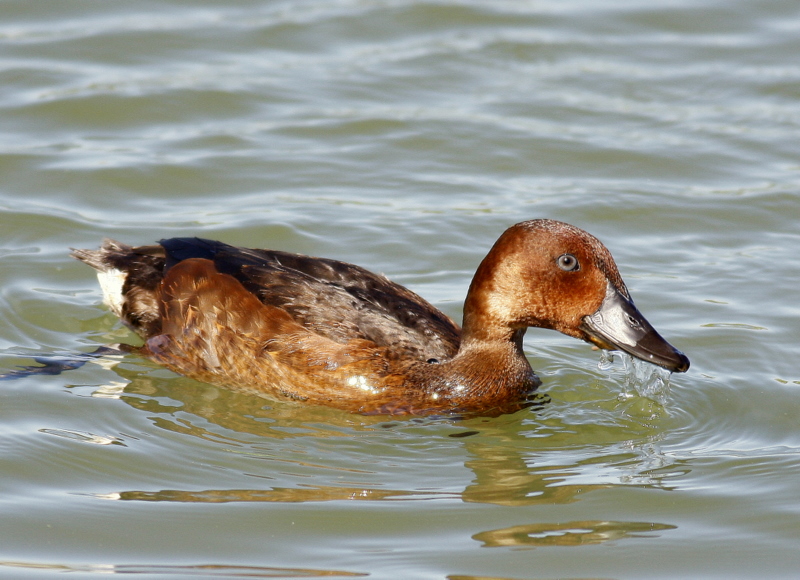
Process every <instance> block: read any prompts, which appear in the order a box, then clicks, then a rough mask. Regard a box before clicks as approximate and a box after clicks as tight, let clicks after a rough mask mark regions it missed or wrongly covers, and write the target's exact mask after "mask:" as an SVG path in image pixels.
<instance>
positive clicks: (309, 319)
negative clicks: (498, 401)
mask: <svg viewBox="0 0 800 580" xmlns="http://www.w3.org/2000/svg"><path fill="white" fill-rule="evenodd" d="M160 244H161V246H162V247H163V248H164V251H165V257H166V263H165V269H166V270H167V271H168V270H169V269H170V268H171V267H172V266H174V265H175V264H177V263H179V262H181V261H183V260H187V259H191V258H201V259H207V260H211V261H212V262H213V263H214V266H215V268H216V270H217V271H218V272H220V273H223V274H228V275H230V276H233V277H234V278H236V279H237V280H238V281H239V282H240V283H241V284H242V285H243V286H244V287H245V288H246V289H247V290H248V291H249V292H251V293H252V294H254V295H255V296H256V297H257V298H258V299H259V300H260V301H261V303H263V304H265V305H267V306H273V307H276V308H280V309H281V310H283V311H285V312H286V313H288V314H289V316H291V318H292V319H293V320H294V321H295V322H297V323H298V324H300V325H302V326H303V327H304V328H306V329H308V330H310V331H311V332H314V333H316V334H318V335H320V336H323V337H325V338H328V339H330V340H333V341H335V342H338V343H341V344H345V343H347V342H349V341H351V340H353V339H361V340H367V341H370V342H372V343H374V344H375V345H376V346H378V347H387V348H388V349H389V351H391V352H392V354H393V355H395V356H400V357H404V358H413V359H417V360H430V359H437V360H439V361H443V360H447V359H449V358H452V357H453V356H455V354H456V352H457V351H458V346H459V343H460V333H461V329H460V328H459V326H458V325H457V324H456V323H455V322H453V321H452V320H451V319H450V318H449V317H448V316H447V315H445V314H444V313H442V312H441V311H439V310H438V309H437V308H435V307H433V306H432V305H431V304H429V303H428V302H427V301H425V300H424V299H423V298H421V297H420V296H419V295H417V294H415V293H414V292H412V291H410V290H408V289H407V288H405V287H403V286H401V285H399V284H396V283H394V282H392V281H390V280H389V279H387V278H386V277H384V276H381V275H378V274H374V273H372V272H370V271H368V270H366V269H364V268H361V267H359V266H355V265H353V264H348V263H346V262H340V261H337V260H330V259H325V258H314V257H310V256H303V255H299V254H291V253H288V252H281V251H277V250H258V249H249V248H238V247H235V246H231V245H228V244H224V243H222V242H216V241H212V240H205V239H202V238H171V239H168V240H162V241H161V242H160Z"/></svg>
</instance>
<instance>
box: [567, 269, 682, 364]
mask: <svg viewBox="0 0 800 580" xmlns="http://www.w3.org/2000/svg"><path fill="white" fill-rule="evenodd" d="M581 330H583V331H584V332H585V333H586V335H587V338H588V340H589V341H590V342H592V343H594V344H596V345H597V346H599V347H600V348H604V349H607V350H622V351H625V352H627V353H628V354H630V355H633V356H635V357H636V358H639V359H642V360H643V361H647V362H649V363H653V364H656V365H658V366H660V367H664V368H665V369H667V370H668V371H671V372H678V373H683V372H686V371H687V370H688V369H689V359H688V358H687V357H686V355H685V354H683V353H682V352H681V351H679V350H678V349H676V348H675V347H674V346H672V345H671V344H670V343H668V342H667V341H666V340H664V339H663V338H662V337H661V335H660V334H658V332H656V329H655V328H653V327H652V326H651V325H650V323H649V322H647V319H646V318H645V317H644V316H642V313H641V312H639V310H638V309H637V308H636V306H634V305H633V302H632V301H631V300H630V299H628V298H626V297H625V296H623V295H622V294H620V292H619V291H618V290H617V289H616V288H614V287H613V286H612V285H611V284H609V285H608V290H607V291H606V297H605V299H604V300H603V303H602V304H601V305H600V308H598V309H597V312H595V313H594V314H591V315H589V316H585V317H584V318H583V323H582V324H581Z"/></svg>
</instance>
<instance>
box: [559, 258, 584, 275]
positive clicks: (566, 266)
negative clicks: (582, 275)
mask: <svg viewBox="0 0 800 580" xmlns="http://www.w3.org/2000/svg"><path fill="white" fill-rule="evenodd" d="M556 263H557V264H558V267H559V268H561V269H562V270H564V271H565V272H574V271H576V270H580V269H581V265H580V264H579V263H578V258H576V257H575V256H573V255H572V254H561V255H560V256H559V257H558V259H557V260H556Z"/></svg>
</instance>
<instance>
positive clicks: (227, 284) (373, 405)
mask: <svg viewBox="0 0 800 580" xmlns="http://www.w3.org/2000/svg"><path fill="white" fill-rule="evenodd" d="M72 255H73V256H74V257H75V258H77V259H79V260H81V261H83V262H85V263H87V264H88V265H90V266H92V267H93V268H94V269H95V270H97V273H98V278H99V279H100V284H101V288H102V290H103V294H104V300H105V302H106V303H107V304H108V305H109V307H110V309H111V310H112V311H113V312H114V313H115V314H116V315H117V316H118V317H119V318H120V319H121V320H122V321H123V322H124V323H125V324H126V325H127V326H128V327H130V328H131V329H132V330H133V331H135V332H136V333H138V334H139V335H140V336H141V337H142V338H143V339H144V341H145V342H144V345H143V346H141V347H139V348H137V349H132V350H135V351H136V352H138V353H139V354H141V355H142V356H144V357H146V358H149V359H151V360H153V361H156V362H158V363H160V364H163V365H164V366H166V367H168V368H170V369H172V370H173V371H175V372H177V373H180V374H183V375H186V376H189V377H192V378H195V379H198V380H201V381H204V382H209V383H213V384H216V385H220V386H225V387H229V388H232V389H235V390H238V391H243V392H246V393H252V394H256V395H261V396H264V397H267V398H272V399H275V398H277V399H292V400H298V401H306V402H308V403H312V404H323V405H330V406H333V407H338V408H340V409H345V410H349V411H355V412H361V413H387V414H431V413H489V412H492V413H494V412H505V411H513V410H516V409H519V408H520V407H521V406H524V405H525V401H526V400H529V398H530V397H531V395H532V394H533V393H534V392H535V391H536V389H537V388H538V387H539V385H540V384H541V381H540V380H539V378H538V377H537V376H536V374H534V372H533V370H532V369H531V366H530V364H529V363H528V360H527V359H526V358H525V354H524V352H523V350H522V337H523V335H524V334H525V331H526V329H527V328H528V327H540V328H550V329H553V330H557V331H559V332H562V333H564V334H566V335H568V336H573V337H575V338H579V339H581V340H584V341H587V342H589V343H592V344H594V345H596V346H598V347H600V348H602V349H611V350H623V351H625V352H627V353H629V354H631V355H633V356H635V357H638V358H640V359H642V360H645V361H648V362H651V363H654V364H656V365H659V366H661V367H663V368H665V369H667V370H669V371H673V372H684V371H686V370H687V369H688V368H689V359H688V358H687V357H686V356H685V355H684V354H683V353H681V352H680V351H678V350H677V349H675V348H674V347H673V346H672V345H670V344H669V343H668V342H667V341H666V340H664V339H663V338H662V337H661V336H660V335H659V334H658V333H657V332H656V331H655V329H654V328H653V327H652V326H651V325H650V323H649V322H647V320H646V319H645V318H644V316H642V314H641V313H640V312H639V310H638V309H637V308H636V307H635V306H634V304H633V301H632V300H631V297H630V294H629V293H628V289H627V288H626V287H625V283H624V282H623V281H622V278H621V277H620V274H619V271H618V270H617V266H616V264H615V263H614V259H613V258H612V257H611V254H610V252H609V251H608V250H607V249H606V247H605V246H604V245H603V244H602V243H600V241H599V240H598V239H597V238H595V237H594V236H592V235H590V234H588V233H587V232H585V231H583V230H581V229H579V228H577V227H574V226H571V225H569V224H566V223H563V222H558V221H554V220H549V219H535V220H530V221H525V222H521V223H518V224H516V225H513V226H511V227H510V228H508V229H507V230H506V231H505V232H504V233H503V234H502V236H500V238H499V239H498V240H497V242H496V243H495V244H494V246H493V247H492V249H491V250H490V251H489V253H488V255H487V256H486V257H485V258H484V259H483V261H482V262H481V264H480V266H479V267H478V270H477V272H476V273H475V276H474V278H473V279H472V283H471V284H470V287H469V291H468V292H467V297H466V301H465V303H464V318H463V326H462V327H459V326H458V325H457V324H456V323H455V322H453V320H451V319H450V318H449V317H448V316H446V315H445V314H443V313H442V312H440V311H439V310H438V309H436V308H435V307H433V306H432V305H431V304H429V303H428V302H426V301H425V300H424V299H422V298H421V297H420V296H418V295H417V294H415V293H414V292H412V291H410V290H408V289H407V288H404V287H403V286H401V285H399V284H396V283H394V282H391V281H390V280H388V279H387V278H385V277H384V276H380V275H377V274H373V273H372V272H369V271H368V270H365V269H364V268H361V267H359V266H355V265H352V264H348V263H345V262H339V261H336V260H330V259H325V258H314V257H309V256H303V255H299V254H291V253H287V252H281V251H278V250H257V249H249V248H238V247H234V246H230V245H228V244H224V243H222V242H216V241H211V240H205V239H200V238H171V239H166V240H162V241H160V242H159V243H158V245H152V246H141V247H131V246H128V245H125V244H121V243H119V242H116V241H113V240H105V241H104V243H103V245H102V246H101V248H100V249H99V250H74V251H73V253H72Z"/></svg>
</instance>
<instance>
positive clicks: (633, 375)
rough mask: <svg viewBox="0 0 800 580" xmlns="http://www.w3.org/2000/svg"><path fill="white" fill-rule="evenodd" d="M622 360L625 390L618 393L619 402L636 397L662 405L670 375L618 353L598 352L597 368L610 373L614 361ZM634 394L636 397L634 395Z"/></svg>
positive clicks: (667, 395) (657, 367)
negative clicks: (616, 358)
mask: <svg viewBox="0 0 800 580" xmlns="http://www.w3.org/2000/svg"><path fill="white" fill-rule="evenodd" d="M615 357H619V358H620V359H622V366H623V373H624V374H623V376H622V384H623V386H624V387H625V390H624V391H623V392H622V393H620V395H619V398H620V400H627V399H630V398H632V397H634V396H636V395H638V396H640V397H645V398H647V399H650V400H652V401H655V402H656V403H658V404H659V405H662V406H663V405H664V404H665V403H666V402H667V398H668V397H669V389H670V384H669V377H670V375H671V374H672V373H670V372H669V371H668V370H666V369H663V368H661V367H659V366H656V365H654V364H651V363H648V362H645V361H643V360H640V359H638V358H634V357H632V356H631V355H629V354H627V353H624V352H620V351H613V352H611V351H606V350H601V351H600V361H599V362H598V363H597V367H598V368H599V369H600V370H601V371H610V370H611V369H612V368H613V367H614V359H615ZM634 393H636V395H634Z"/></svg>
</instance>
